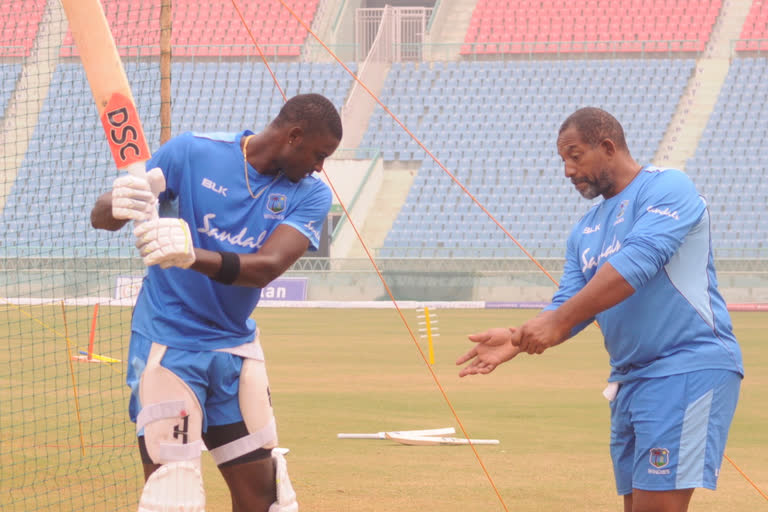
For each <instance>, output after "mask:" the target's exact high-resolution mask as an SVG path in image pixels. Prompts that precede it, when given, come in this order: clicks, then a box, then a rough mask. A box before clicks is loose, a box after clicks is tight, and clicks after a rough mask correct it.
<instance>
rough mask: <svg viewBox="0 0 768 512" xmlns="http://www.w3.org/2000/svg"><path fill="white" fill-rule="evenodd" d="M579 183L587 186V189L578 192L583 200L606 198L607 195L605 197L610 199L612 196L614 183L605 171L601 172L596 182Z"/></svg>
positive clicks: (609, 174) (585, 181)
mask: <svg viewBox="0 0 768 512" xmlns="http://www.w3.org/2000/svg"><path fill="white" fill-rule="evenodd" d="M580 183H586V184H587V188H585V189H584V190H579V193H580V194H581V197H583V198H584V199H588V200H592V199H594V198H596V197H597V196H606V194H607V197H611V196H613V195H614V194H613V190H614V188H615V183H614V181H613V178H612V176H611V173H610V172H608V170H607V169H603V170H601V171H600V174H598V176H597V179H596V180H584V181H582V182H580Z"/></svg>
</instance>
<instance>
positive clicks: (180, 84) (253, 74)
mask: <svg viewBox="0 0 768 512" xmlns="http://www.w3.org/2000/svg"><path fill="white" fill-rule="evenodd" d="M349 66H350V67H351V69H352V70H355V69H356V67H355V65H354V64H349ZM273 71H274V72H275V74H276V76H277V78H278V80H279V81H280V84H281V86H283V87H284V88H285V92H286V94H287V95H288V96H289V97H290V96H293V95H295V94H297V93H299V92H319V93H322V94H324V95H326V96H327V97H328V98H329V99H330V100H331V101H333V103H334V104H335V105H336V106H337V107H338V108H340V107H341V105H342V103H343V101H344V98H345V96H346V94H347V91H348V89H349V86H350V83H351V80H352V79H351V77H349V75H348V74H347V73H346V71H345V70H344V69H343V68H341V67H340V66H339V65H338V64H336V63H333V64H331V63H324V64H318V63H278V64H275V65H274V66H273ZM126 74H127V75H128V77H129V80H130V82H131V88H132V90H133V93H134V96H135V97H136V98H137V106H138V109H139V116H140V117H141V119H142V123H143V125H144V129H145V131H146V135H147V139H148V141H149V143H150V147H151V149H153V150H155V149H157V147H158V146H159V139H160V121H159V113H160V102H159V100H158V99H157V91H158V90H159V85H158V84H159V78H160V71H159V67H158V65H157V63H134V62H129V63H127V64H126ZM173 74H174V80H173V88H174V90H173V95H174V98H176V100H175V101H174V104H173V111H172V126H173V133H174V134H178V133H180V132H182V131H186V130H195V131H200V132H205V131H238V130H241V129H244V128H251V129H253V130H260V129H261V128H263V126H265V125H266V123H267V122H268V121H269V120H270V119H272V118H273V117H274V116H275V115H277V112H278V111H279V109H280V107H281V106H282V105H283V98H282V96H281V95H280V93H279V92H278V91H277V90H276V89H275V88H274V85H273V81H272V78H271V76H270V75H269V73H268V71H267V70H266V67H265V66H264V64H263V63H261V62H255V61H252V62H218V63H216V62H212V63H205V62H196V63H194V64H193V63H191V62H179V63H175V64H174V67H173ZM142 100H144V101H142ZM62 134H66V135H65V136H62ZM94 169H95V170H96V171H95V173H94ZM115 177H116V171H115V168H114V162H113V161H112V157H111V155H110V153H109V151H108V149H107V145H106V142H105V141H104V134H103V129H102V127H101V125H100V124H99V122H98V119H97V117H96V115H95V108H94V105H93V99H92V97H91V92H90V89H89V87H88V84H87V81H86V79H85V75H84V73H83V71H82V67H81V66H80V65H79V64H77V63H68V64H61V65H59V66H58V67H57V69H56V72H55V74H54V77H53V82H52V84H51V87H50V94H49V97H48V98H47V100H46V102H45V105H44V107H43V111H42V112H41V114H40V119H39V122H38V125H37V129H36V130H35V134H34V136H33V137H32V140H31V143H30V147H29V149H28V151H27V154H26V157H25V158H24V162H23V164H22V167H21V169H20V170H19V173H18V176H17V179H16V181H15V183H14V185H13V188H12V190H11V193H10V194H9V195H8V196H7V201H6V204H5V208H4V209H3V210H2V212H1V213H0V240H7V241H12V242H8V243H6V244H5V246H3V252H4V254H8V250H9V249H10V250H11V251H12V252H14V254H24V255H35V256H45V255H47V254H56V255H75V256H93V255H99V256H104V255H110V256H129V255H132V254H133V253H134V252H135V251H134V249H133V240H132V239H131V232H130V230H127V229H125V230H122V231H121V232H119V233H108V232H105V231H97V230H94V229H92V228H91V227H90V222H89V219H88V217H89V211H90V208H91V207H92V206H93V204H94V202H95V200H96V197H97V196H98V195H99V194H100V193H101V192H103V191H105V190H107V189H108V188H109V187H110V185H111V182H112V180H113V179H114V178H115Z"/></svg>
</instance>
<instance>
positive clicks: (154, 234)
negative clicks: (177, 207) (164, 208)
mask: <svg viewBox="0 0 768 512" xmlns="http://www.w3.org/2000/svg"><path fill="white" fill-rule="evenodd" d="M133 234H134V235H135V236H136V247H137V248H138V249H139V252H140V253H141V257H142V258H143V260H144V264H145V265H146V266H148V267H149V266H150V265H160V267H162V268H168V267H180V268H189V267H190V266H191V265H192V264H193V263H194V262H195V248H194V246H193V245H192V235H191V234H190V232H189V225H188V224H187V223H186V221H185V220H184V219H173V218H161V219H158V218H156V219H152V220H149V221H147V222H143V223H141V224H138V225H137V226H136V227H135V229H134V230H133Z"/></svg>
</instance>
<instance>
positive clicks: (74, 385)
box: [61, 300, 85, 457]
mask: <svg viewBox="0 0 768 512" xmlns="http://www.w3.org/2000/svg"><path fill="white" fill-rule="evenodd" d="M61 316H62V318H63V319H64V339H65V340H67V356H68V357H67V359H68V361H69V374H70V375H71V376H72V392H73V393H74V395H75V413H76V414H77V428H78V430H79V431H80V453H81V454H82V455H83V457H85V438H84V436H83V422H82V420H81V419H80V398H79V397H78V396H77V380H75V369H74V368H73V367H72V345H71V344H70V343H69V328H68V327H67V312H66V310H65V309H64V301H63V300H62V301H61Z"/></svg>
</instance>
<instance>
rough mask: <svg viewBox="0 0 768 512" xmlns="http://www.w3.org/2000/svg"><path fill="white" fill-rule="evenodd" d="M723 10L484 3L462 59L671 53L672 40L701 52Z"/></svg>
mask: <svg viewBox="0 0 768 512" xmlns="http://www.w3.org/2000/svg"><path fill="white" fill-rule="evenodd" d="M720 6H721V0H704V1H701V0H674V1H673V0H619V1H616V0H577V1H573V0H556V1H552V2H541V1H534V0H478V2H477V5H476V7H475V10H474V12H473V14H472V19H471V21H470V25H469V29H468V30H467V33H466V37H465V40H464V41H465V43H468V44H466V45H464V46H463V47H462V50H461V53H462V54H495V53H521V52H523V53H528V52H529V51H533V52H541V53H549V52H559V53H564V52H605V51H624V52H637V51H645V52H653V51H667V50H669V46H668V44H667V43H666V42H665V41H669V40H685V41H687V44H685V45H683V46H682V47H677V46H675V49H676V50H684V51H701V50H703V49H704V47H705V45H706V42H707V40H708V39H709V34H710V32H711V30H712V26H713V25H714V23H715V20H716V18H717V15H718V12H719V10H720ZM608 42H611V44H608ZM615 42H621V44H614V43H615ZM474 43H482V44H474Z"/></svg>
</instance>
